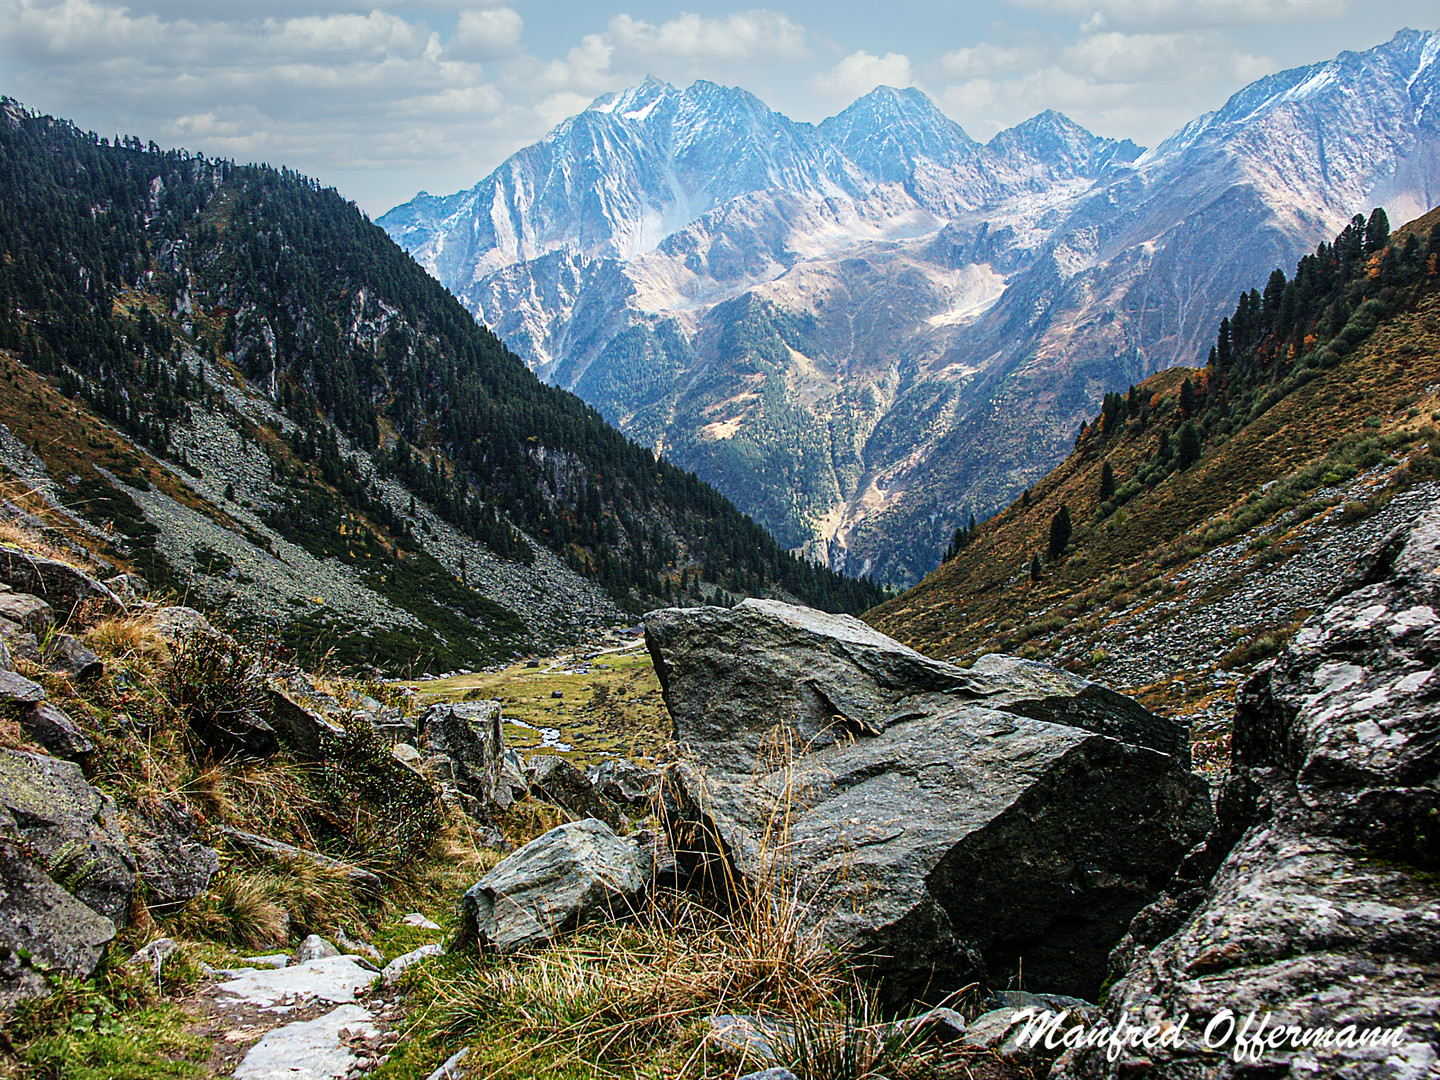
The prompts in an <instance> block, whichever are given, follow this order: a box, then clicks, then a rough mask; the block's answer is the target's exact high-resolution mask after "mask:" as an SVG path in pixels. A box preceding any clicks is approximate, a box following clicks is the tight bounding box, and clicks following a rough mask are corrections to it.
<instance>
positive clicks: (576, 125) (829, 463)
mask: <svg viewBox="0 0 1440 1080" xmlns="http://www.w3.org/2000/svg"><path fill="white" fill-rule="evenodd" d="M1437 91H1440V34H1437V33H1422V32H1416V31H1411V30H1405V31H1402V32H1400V33H1399V34H1397V35H1396V36H1395V37H1394V38H1393V39H1392V40H1390V41H1388V42H1386V43H1385V44H1383V45H1380V46H1378V47H1376V48H1372V49H1370V50H1368V51H1366V52H1346V53H1343V54H1341V55H1340V56H1339V57H1337V58H1335V59H1334V60H1330V61H1327V62H1324V63H1318V64H1315V65H1312V66H1310V67H1304V68H1297V69H1294V70H1291V71H1285V72H1282V73H1280V74H1278V75H1273V76H1270V77H1268V78H1265V79H1262V80H1260V81H1258V82H1256V83H1254V84H1252V85H1250V86H1248V87H1246V88H1244V89H1243V90H1241V91H1240V92H1239V93H1237V94H1235V95H1234V97H1232V98H1231V99H1230V100H1229V101H1228V102H1226V103H1225V105H1224V106H1223V107H1222V108H1220V109H1219V110H1218V111H1216V112H1213V113H1208V114H1206V115H1204V116H1201V117H1199V118H1198V119H1196V120H1194V121H1193V122H1191V123H1190V124H1188V125H1186V126H1185V127H1184V128H1182V129H1181V130H1180V131H1178V132H1176V133H1175V134H1174V135H1173V136H1171V137H1170V138H1169V139H1167V140H1165V141H1164V142H1163V143H1162V144H1161V145H1159V146H1158V147H1156V148H1154V149H1151V150H1144V149H1142V148H1141V147H1139V146H1136V145H1134V144H1133V143H1130V142H1116V141H1113V140H1110V139H1104V138H1099V137H1097V136H1095V135H1092V134H1091V133H1089V132H1087V131H1085V130H1084V129H1082V128H1080V127H1079V126H1078V125H1076V124H1074V123H1073V122H1071V121H1070V120H1068V119H1067V118H1066V117H1064V116H1062V115H1059V114H1057V113H1054V112H1046V113H1042V114H1040V115H1039V116H1036V117H1034V118H1032V119H1030V120H1027V121H1025V122H1024V123H1022V124H1020V125H1018V126H1016V127H1014V128H1011V129H1009V130H1007V131H1002V132H1000V133H999V134H998V135H996V136H995V137H994V138H992V139H991V140H990V141H989V142H988V143H985V144H984V145H981V144H979V143H977V142H975V141H974V140H973V139H971V138H970V137H969V136H968V135H967V134H966V133H965V132H964V131H963V130H962V129H961V128H960V127H959V126H958V125H957V124H956V123H954V122H953V121H951V120H950V119H948V118H947V117H946V116H945V115H944V114H943V113H942V112H941V111H940V110H939V109H938V108H937V107H936V106H935V105H934V104H933V103H932V102H931V101H930V100H929V99H928V98H927V97H926V96H925V95H924V94H923V93H921V92H920V91H918V90H915V89H892V88H888V87H879V88H877V89H876V90H874V91H873V92H872V93H870V94H868V95H866V96H865V97H863V98H861V99H860V100H858V101H856V102H855V103H854V104H852V105H851V106H850V107H849V108H847V109H845V110H844V111H843V112H841V113H839V114H838V115H836V116H833V117H831V118H829V119H827V120H825V121H824V122H823V123H820V124H819V125H811V124H806V123H797V122H795V121H792V120H790V119H787V118H786V117H784V116H782V115H780V114H779V113H776V112H774V111H773V110H771V109H769V108H767V107H766V106H765V105H764V104H763V103H762V102H761V101H759V100H758V99H757V98H756V97H755V96H754V95H752V94H749V93H747V92H746V91H744V90H740V89H732V88H727V87H723V86H718V85H715V84H713V83H708V82H697V83H695V84H693V85H691V86H690V87H688V88H686V89H683V90H682V89H677V88H676V87H674V86H671V85H669V84H667V83H664V82H660V81H657V80H655V79H649V80H647V81H646V82H645V83H644V84H643V85H640V86H638V87H635V88H633V89H631V90H627V91H625V92H623V93H619V94H608V95H606V96H603V97H601V98H598V99H597V100H596V101H595V102H594V103H593V104H592V105H591V106H590V107H589V108H588V109H586V110H585V111H584V112H582V113H580V114H579V115H577V116H574V117H572V118H570V119H568V120H566V121H565V122H563V123H562V124H560V125H559V126H558V127H556V128H555V129H554V130H553V131H551V132H550V133H549V134H548V135H547V136H546V137H545V138H544V139H542V140H541V141H540V142H538V143H536V144H535V145H533V146H530V147H528V148H526V149H524V150H521V151H520V152H519V153H517V154H515V155H514V156H513V157H511V158H510V159H509V160H507V161H506V162H504V163H503V164H502V165H501V166H500V167H499V168H498V169H496V170H495V172H493V173H492V174H491V175H490V176H488V177H486V178H485V179H484V180H482V181H481V182H480V183H478V184H477V185H476V186H475V187H473V188H471V189H470V190H468V191H463V192H458V193H456V194H454V195H449V196H445V197H440V196H434V195H429V194H426V193H423V192H422V193H421V194H419V195H418V196H416V198H415V199H413V200H412V201H410V202H408V203H406V204H404V205H403V206H399V207H396V208H395V209H393V210H391V211H390V212H389V213H387V214H386V215H384V216H383V217H381V218H380V219H379V224H381V225H382V226H383V227H384V228H385V229H386V230H387V231H388V232H389V233H390V235H391V236H392V237H393V238H394V239H395V240H397V241H398V242H399V243H400V244H401V245H402V246H403V247H405V248H406V249H407V250H409V251H410V252H411V253H412V254H413V255H414V256H415V258H416V259H417V260H418V261H419V262H420V263H421V265H422V266H424V267H425V268H426V269H428V270H429V271H430V272H431V273H432V274H434V275H435V276H436V277H437V278H438V279H439V280H440V281H441V282H442V283H443V284H445V285H446V286H447V287H448V288H449V289H450V290H451V291H452V292H453V293H454V294H455V295H456V296H457V297H459V298H460V299H461V301H462V302H463V303H464V305H465V306H466V307H467V308H468V309H469V310H470V311H471V312H472V313H473V314H474V315H475V317H476V318H477V319H479V320H482V321H483V322H484V323H486V324H487V325H488V326H489V327H490V328H491V329H492V330H493V331H494V332H495V333H496V334H497V335H498V336H499V337H500V338H501V339H503V340H504V341H506V342H507V343H508V344H509V345H510V347H512V348H513V349H515V350H516V351H517V352H518V353H519V355H520V356H521V357H522V358H523V359H524V360H525V361H526V363H527V364H528V365H529V366H530V367H531V368H532V369H533V370H534V371H535V372H536V373H537V374H539V375H540V376H541V377H542V378H543V379H545V380H547V381H549V382H552V383H555V384H557V385H559V386H561V387H564V388H566V389H570V390H573V391H574V392H575V393H577V394H579V395H580V396H581V397H583V398H584V399H585V400H586V401H588V402H590V403H592V404H594V405H595V406H596V407H598V408H599V409H600V411H601V412H602V413H603V414H604V416H605V417H606V418H607V419H608V420H610V421H611V422H612V423H614V424H616V425H617V426H618V427H619V428H620V429H621V430H622V431H624V432H626V433H627V434H628V435H630V436H631V437H632V438H634V439H635V440H637V441H638V442H640V443H642V444H645V445H648V446H650V447H653V448H654V449H655V450H656V451H658V452H660V453H662V454H663V455H664V457H665V458H666V459H668V460H669V461H671V462H673V463H675V464H677V465H678V466H680V467H681V468H683V469H689V470H694V471H695V472H697V473H698V474H699V475H700V477H701V478H703V479H705V480H708V481H709V482H711V483H712V484H714V485H715V486H716V487H718V488H719V489H720V490H721V491H722V492H724V493H725V494H727V495H728V496H730V498H732V499H733V500H734V501H735V502H736V503H737V505H738V506H739V507H740V508H741V509H743V510H745V511H747V512H749V513H750V514H752V515H753V516H755V517H756V518H757V519H758V520H760V521H761V522H762V523H763V524H765V525H767V526H768V527H769V528H770V529H771V530H772V531H773V532H774V533H775V535H776V537H777V538H778V539H779V540H780V542H781V543H782V544H783V545H784V546H786V547H790V548H792V549H801V548H803V549H804V550H805V551H806V553H807V554H809V555H811V556H812V557H814V558H816V559H818V560H821V561H825V562H828V564H829V565H830V566H831V567H834V568H837V569H841V568H843V569H845V570H847V571H848V572H850V573H861V574H870V575H872V576H873V577H874V578H875V579H876V580H881V581H885V580H888V581H892V582H895V583H897V584H908V583H912V582H914V581H915V580H917V579H918V578H919V577H920V576H921V575H923V574H924V573H925V572H926V571H928V570H930V569H932V568H933V567H934V566H935V564H936V562H937V560H938V558H939V556H940V554H941V552H942V551H943V549H944V546H945V543H946V540H947V539H948V538H949V537H950V536H951V534H952V533H953V532H954V530H955V529H956V527H957V526H960V525H962V524H963V523H964V522H965V521H966V520H968V517H969V515H970V514H971V513H975V514H978V515H980V516H981V517H984V516H986V515H987V514H988V513H990V512H992V511H994V510H996V509H997V508H999V507H1000V506H1003V505H1006V504H1008V503H1009V502H1010V501H1011V500H1012V499H1013V498H1014V497H1015V496H1016V495H1017V494H1018V493H1019V492H1020V491H1021V490H1022V489H1024V488H1026V487H1027V486H1029V485H1030V484H1031V483H1033V482H1034V481H1035V480H1037V479H1038V478H1039V477H1041V476H1043V475H1044V474H1045V473H1046V472H1047V471H1048V470H1049V469H1050V468H1051V467H1053V466H1054V465H1055V464H1057V463H1058V462H1059V461H1060V460H1061V459H1062V458H1063V457H1064V456H1065V454H1066V453H1068V451H1069V449H1070V447H1071V446H1072V444H1073V442H1074V438H1075V432H1076V430H1077V428H1078V427H1079V425H1080V422H1081V421H1082V420H1083V419H1084V418H1086V417H1088V416H1091V415H1093V414H1094V413H1095V411H1096V409H1097V407H1098V405H1099V403H1100V400H1101V397H1102V396H1103V395H1104V394H1105V393H1106V392H1107V391H1109V390H1112V389H1114V388H1117V387H1124V386H1126V385H1127V384H1130V383H1135V382H1139V381H1141V380H1142V379H1144V378H1146V377H1148V376H1150V375H1152V374H1154V373H1155V372H1157V371H1160V370H1162V369H1166V368H1170V367H1173V366H1177V365H1185V364H1192V365H1193V364H1196V363H1200V364H1203V363H1204V361H1205V359H1206V355H1205V354H1206V350H1207V349H1208V348H1209V347H1210V344H1211V342H1212V340H1213V335H1214V328H1215V325H1216V324H1217V322H1218V321H1219V319H1220V318H1221V317H1222V315H1224V314H1226V313H1227V312H1228V311H1229V310H1230V308H1232V307H1233V305H1234V303H1235V297H1236V295H1237V294H1239V293H1241V292H1244V291H1246V290H1248V289H1250V288H1252V287H1256V286H1259V285H1262V284H1263V283H1264V280H1265V277H1266V275H1267V274H1269V273H1270V271H1271V270H1272V269H1273V268H1274V267H1276V266H1288V265H1293V264H1294V262H1295V261H1296V259H1298V258H1299V257H1300V256H1301V255H1302V254H1304V253H1305V252H1307V251H1309V250H1311V249H1312V248H1313V247H1314V245H1315V244H1316V243H1317V242H1319V241H1321V240H1323V239H1326V238H1329V237H1333V236H1334V235H1335V234H1336V233H1337V231H1338V230H1339V229H1340V228H1341V227H1343V226H1344V225H1345V223H1346V222H1347V221H1348V220H1349V219H1350V217H1351V216H1352V215H1353V214H1355V213H1357V212H1360V213H1368V212H1369V210H1370V209H1371V208H1372V207H1374V206H1384V207H1385V208H1386V209H1387V211H1388V213H1389V216H1390V219H1391V221H1392V222H1393V223H1394V224H1396V225H1399V224H1401V223H1403V222H1405V221H1407V220H1410V219H1411V218H1414V217H1416V216H1418V215H1419V214H1421V213H1423V212H1424V211H1425V210H1427V209H1428V208H1429V207H1431V206H1432V205H1434V204H1435V203H1436V202H1437V201H1440V104H1437V103H1440V94H1437Z"/></svg>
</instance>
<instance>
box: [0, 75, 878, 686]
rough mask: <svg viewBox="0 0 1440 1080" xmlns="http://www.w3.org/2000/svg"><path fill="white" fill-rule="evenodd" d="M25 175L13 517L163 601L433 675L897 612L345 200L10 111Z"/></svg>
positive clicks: (2, 335)
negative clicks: (609, 643)
mask: <svg viewBox="0 0 1440 1080" xmlns="http://www.w3.org/2000/svg"><path fill="white" fill-rule="evenodd" d="M0 151H3V154H0V192H3V196H4V197H3V199H0V316H3V317H0V349H4V350H5V351H6V353H7V354H8V355H7V359H6V365H7V366H6V369H5V370H6V372H7V375H6V378H7V379H8V380H9V382H10V383H11V384H12V385H13V386H15V387H16V388H17V393H16V394H14V395H10V396H9V398H8V399H6V400H5V401H4V402H3V403H0V422H3V423H4V424H5V431H4V432H3V433H0V462H3V464H4V465H5V467H6V469H7V472H8V473H9V478H10V479H11V480H12V486H13V487H14V488H15V489H16V491H17V492H19V493H21V495H23V497H18V496H17V498H16V499H12V501H15V502H16V507H15V508H13V512H15V513H19V512H21V511H22V510H23V511H24V512H28V513H33V514H36V515H38V516H40V517H41V518H42V519H44V520H47V521H49V522H50V523H51V525H52V526H53V527H55V528H58V529H60V530H61V532H62V533H63V532H64V531H65V530H89V531H92V532H93V531H94V530H96V529H97V528H99V529H101V530H102V531H103V530H105V529H110V530H112V531H111V533H110V536H111V541H112V553H113V554H114V555H115V557H116V558H117V559H119V560H121V561H122V562H124V563H127V564H129V565H133V566H135V567H136V568H138V569H140V570H141V572H142V573H144V574H145V575H146V576H147V577H150V578H151V579H152V583H154V584H163V585H168V586H171V587H173V588H175V589H177V590H181V591H194V592H196V593H197V594H199V595H201V596H203V597H205V598H207V599H208V600H210V601H212V602H213V603H215V604H216V605H217V606H221V605H226V606H228V609H229V610H230V612H231V614H232V616H233V617H235V618H236V619H238V620H248V621H251V622H254V623H272V622H273V623H277V624H278V632H280V633H282V634H283V635H284V636H286V637H287V638H288V639H289V640H291V641H292V642H293V643H295V644H297V645H300V646H303V647H304V648H306V649H308V650H310V651H312V652H316V651H323V645H322V643H323V644H324V645H328V644H330V643H343V645H344V647H345V648H346V649H347V650H348V651H349V653H350V654H351V656H350V658H352V659H354V658H358V657H359V656H360V655H361V654H362V653H364V652H365V651H366V648H367V647H366V645H365V643H364V642H363V641H361V640H360V639H359V638H358V637H355V636H354V635H353V633H352V631H356V630H363V631H366V632H369V633H370V634H371V636H372V637H373V638H375V639H376V641H375V642H372V643H371V645H372V646H373V647H372V648H370V651H372V652H374V653H375V654H377V655H380V656H381V657H383V658H387V659H389V660H391V661H395V662H400V661H405V662H419V663H422V664H425V665H427V666H428V665H440V666H453V665H454V664H455V663H457V662H460V661H466V662H469V663H471V664H474V663H476V662H478V661H479V660H481V659H484V658H486V657H487V656H493V655H496V654H499V653H506V652H514V651H517V650H519V649H523V648H526V647H529V646H530V645H531V644H532V643H533V642H534V641H549V640H557V639H565V638H574V637H575V636H577V635H579V634H582V633H584V632H585V630H586V628H587V627H590V626H593V625H595V624H597V623H606V622H613V621H615V620H617V619H618V618H622V617H624V614H625V613H626V612H634V611H637V610H642V609H643V608H644V607H646V606H650V605H653V604H654V603H655V602H657V601H661V600H665V599H670V598H675V597H682V596H692V597H698V596H702V595H704V596H709V595H712V594H713V593H715V591H716V590H717V589H724V590H729V591H731V592H745V591H754V592H760V591H776V592H779V593H782V594H790V595H795V596H803V597H806V598H808V599H809V600H810V601H811V602H814V603H817V604H820V605H822V606H832V607H835V606H838V607H846V608H851V609H858V608H860V607H862V606H863V605H864V604H865V603H866V602H867V598H878V595H877V594H876V593H875V591H874V590H873V588H872V587H869V586H864V585H860V584H858V583H855V582H850V581H846V580H844V579H841V578H838V577H836V576H834V575H832V574H829V573H828V572H817V570H816V568H814V567H811V566H807V565H805V564H804V563H802V562H800V561H799V560H797V559H795V558H794V557H792V556H790V555H788V554H786V553H784V552H782V551H780V550H779V549H778V548H777V547H776V545H775V543H774V541H773V540H772V539H771V538H770V537H769V536H768V535H766V534H765V533H764V531H763V530H762V529H760V528H759V527H758V526H756V525H755V524H754V523H753V522H751V521H749V520H748V519H746V518H744V517H743V516H742V515H740V514H739V513H738V512H736V511H735V509H734V508H733V506H731V505H730V504H729V503H728V502H727V501H726V500H725V499H724V498H723V497H722V496H720V495H718V494H717V493H716V492H715V491H714V490H713V489H710V488H708V487H707V486H706V485H704V484H703V483H702V482H700V481H699V480H697V479H696V478H695V477H694V476H687V475H686V474H684V473H682V472H681V471H679V470H677V469H675V468H674V467H672V466H670V465H667V464H664V463H662V462H657V461H656V460H655V458H654V456H653V455H652V454H651V452H650V451H649V450H646V449H644V448H642V447H640V446H637V445H635V444H634V443H632V442H630V441H628V440H627V439H625V438H624V437H623V436H621V435H620V434H619V433H618V432H616V431H615V430H614V429H612V428H610V427H608V426H607V425H606V424H605V423H604V422H603V421H602V419H601V418H600V416H599V414H598V413H596V412H595V410H594V409H592V408H590V407H588V406H586V405H585V404H584V403H583V402H581V401H580V400H579V399H578V398H576V397H574V396H573V395H571V394H567V393H565V392H563V391H559V390H556V389H554V388H552V387H547V386H544V385H543V384H541V383H539V382H538V381H537V380H536V379H535V377H534V376H533V375H532V374H531V373H530V372H528V371H527V370H526V369H525V367H524V365H523V364H522V363H521V362H520V361H519V360H518V359H517V358H515V357H514V356H513V355H512V354H510V353H509V352H507V351H506V350H505V348H504V347H503V346H502V345H501V344H500V343H499V342H498V341H497V340H496V339H495V338H494V337H493V336H492V335H490V334H489V333H488V332H487V331H485V330H483V329H481V328H480V327H478V326H477V325H476V324H475V322H474V321H473V320H472V319H471V318H470V317H469V315H468V314H467V313H466V312H465V311H464V309H463V308H461V307H460V306H459V305H458V304H457V303H456V302H455V301H454V299H453V298H451V297H450V296H449V295H448V294H446V292H445V290H444V289H443V288H442V287H441V286H440V285H438V284H437V283H436V282H435V281H434V280H433V279H431V278H430V277H428V276H427V275H426V274H425V273H424V272H423V271H421V270H420V268H419V267H417V266H416V265H415V263H414V262H413V260H411V259H410V258H409V257H407V256H406V255H405V254H404V252H402V251H401V250H400V249H399V248H397V247H396V246H395V245H394V244H393V243H392V242H391V241H390V240H389V239H388V238H386V237H385V235H384V233H383V232H381V231H380V230H379V229H377V228H375V227H373V226H372V225H370V224H369V223H368V222H366V221H365V220H364V218H363V217H362V215H360V214H359V212H358V211H357V210H356V209H355V208H354V206H353V205H351V204H349V203H346V202H345V201H344V200H342V199H341V198H340V197H339V196H338V195H336V194H335V193H334V192H333V191H322V190H319V188H318V186H317V185H315V184H314V183H313V182H311V181H309V180H307V179H305V178H303V177H300V176H298V175H297V174H294V173H291V172H288V171H276V170H272V169H268V168H259V167H240V166H235V165H233V164H230V163H228V162H218V161H210V160H207V159H203V158H197V157H193V156H190V155H188V154H185V153H183V152H178V151H177V152H167V153H161V152H160V151H159V150H158V149H157V148H155V147H154V146H153V145H152V146H151V147H149V148H148V149H147V148H145V147H143V146H142V145H141V144H140V143H139V141H138V140H134V139H130V140H125V141H124V143H123V144H122V145H117V146H112V145H109V144H108V142H106V141H105V140H100V139H97V138H96V137H95V136H93V135H86V134H83V133H81V132H79V131H77V130H75V129H74V128H73V127H71V126H69V125H68V124H65V123H64V122H61V121H56V120H53V119H50V118H48V117H43V116H36V115H33V114H30V113H28V112H26V111H24V110H23V109H21V108H20V107H19V106H18V105H16V104H15V103H14V102H10V101H5V102H4V103H3V111H0ZM22 504H23V505H22ZM597 584H598V586H599V587H597ZM277 611H278V612H280V613H281V614H280V615H277V614H276V612H277ZM382 639H383V640H382Z"/></svg>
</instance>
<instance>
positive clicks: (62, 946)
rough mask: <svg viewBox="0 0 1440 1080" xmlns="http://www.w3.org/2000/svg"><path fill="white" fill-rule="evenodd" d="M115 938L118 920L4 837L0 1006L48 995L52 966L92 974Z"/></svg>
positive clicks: (0, 846) (0, 850) (0, 853)
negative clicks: (54, 877) (82, 899)
mask: <svg viewBox="0 0 1440 1080" xmlns="http://www.w3.org/2000/svg"><path fill="white" fill-rule="evenodd" d="M114 937H115V924H114V923H113V922H111V921H110V920H109V919H107V918H105V916H103V915H101V914H99V913H98V912H96V911H95V910H94V909H93V908H91V907H89V906H87V905H86V904H82V903H81V902H80V901H79V900H77V899H75V897H74V896H72V895H70V893H68V892H66V891H65V890H64V889H62V888H61V887H60V886H59V885H57V884H55V882H54V881H53V880H52V879H51V878H50V876H49V875H48V874H47V873H45V871H44V869H43V868H42V867H40V866H39V865H37V864H36V862H35V860H34V858H33V856H32V855H31V854H30V853H29V852H27V851H25V850H24V849H23V847H22V846H21V845H20V844H18V843H17V842H16V841H15V840H13V839H11V838H8V837H6V836H4V835H0V1010H5V1009H8V1008H9V1007H10V1006H11V1005H14V1004H15V1003H16V1002H17V1001H20V1000H23V999H24V998H31V997H39V996H43V995H44V994H47V993H49V992H50V983H49V982H48V980H47V979H46V978H45V970H47V969H49V970H53V971H57V972H61V973H63V974H66V975H71V976H74V977H76V978H86V977H88V976H89V975H91V974H93V973H94V971H95V968H96V967H97V966H98V965H99V963H100V958H101V956H102V955H104V952H105V946H106V944H107V943H108V942H109V941H110V940H111V939H113V938H114ZM27 956H28V959H27Z"/></svg>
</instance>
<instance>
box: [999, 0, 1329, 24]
mask: <svg viewBox="0 0 1440 1080" xmlns="http://www.w3.org/2000/svg"><path fill="white" fill-rule="evenodd" d="M1009 3H1011V4H1013V5H1014V6H1015V7H1020V8H1027V9H1029V10H1031V11H1040V12H1043V13H1045V14H1047V15H1068V16H1073V17H1074V18H1077V19H1085V20H1086V26H1087V27H1088V28H1090V29H1100V28H1102V27H1118V28H1139V27H1144V28H1151V29H1170V30H1183V29H1198V28H1205V27H1219V26H1253V25H1257V24H1264V23H1289V22H1298V21H1300V20H1305V19H1328V18H1337V17H1339V16H1342V15H1344V14H1345V13H1346V12H1347V11H1348V10H1349V7H1350V0H1009Z"/></svg>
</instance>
